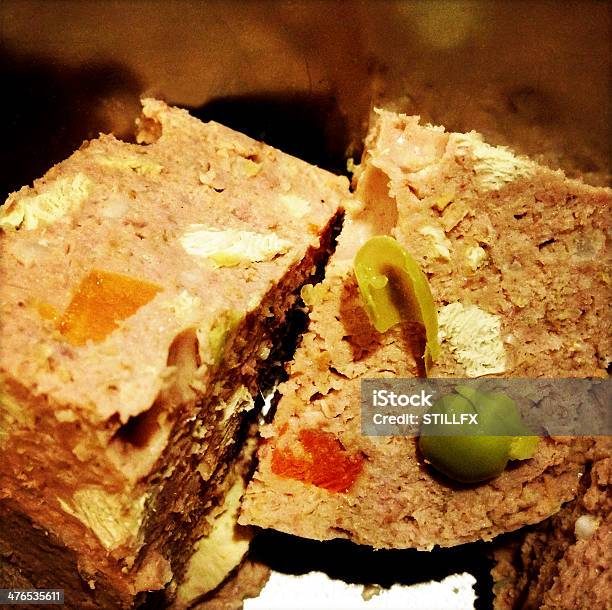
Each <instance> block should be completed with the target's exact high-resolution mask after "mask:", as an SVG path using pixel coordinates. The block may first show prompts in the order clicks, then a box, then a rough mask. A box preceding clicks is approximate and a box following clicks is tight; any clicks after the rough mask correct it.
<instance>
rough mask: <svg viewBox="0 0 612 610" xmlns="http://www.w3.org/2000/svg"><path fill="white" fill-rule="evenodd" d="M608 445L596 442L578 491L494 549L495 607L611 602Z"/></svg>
mask: <svg viewBox="0 0 612 610" xmlns="http://www.w3.org/2000/svg"><path fill="white" fill-rule="evenodd" d="M611 450H612V446H611V443H610V439H609V438H608V439H605V440H602V441H600V443H598V445H597V446H596V454H595V455H594V456H593V457H594V459H595V461H594V462H593V464H592V465H591V466H590V467H589V468H588V470H587V472H586V473H585V475H584V476H583V478H582V480H581V481H580V486H579V491H578V496H577V498H576V499H574V500H572V501H571V502H569V503H568V504H567V505H566V506H564V507H563V509H562V510H561V511H559V512H558V513H557V514H556V515H554V516H553V517H551V518H550V519H548V520H546V521H545V522H544V523H541V524H539V525H537V526H535V527H533V528H529V529H528V530H527V531H526V532H518V533H517V534H514V535H512V536H511V537H510V539H509V540H504V543H503V545H500V546H499V548H498V549H497V550H496V551H495V553H494V555H495V559H496V561H497V563H496V566H495V568H494V569H493V579H494V580H495V586H494V592H495V602H494V607H495V608H496V609H497V610H515V609H516V610H518V609H519V608H520V609H524V610H532V609H533V610H535V609H538V608H541V609H542V610H544V609H545V610H574V609H575V608H610V607H611V606H612V596H611V591H612V572H611V571H610V565H611V564H612V489H611V486H612V458H611V457H610V453H611Z"/></svg>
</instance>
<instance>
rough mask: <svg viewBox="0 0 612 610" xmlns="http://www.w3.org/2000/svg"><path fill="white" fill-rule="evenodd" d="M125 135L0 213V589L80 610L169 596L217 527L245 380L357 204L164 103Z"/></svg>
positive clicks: (246, 401)
mask: <svg viewBox="0 0 612 610" xmlns="http://www.w3.org/2000/svg"><path fill="white" fill-rule="evenodd" d="M137 138H138V142H139V143H138V144H129V143H126V142H122V141H119V140H117V139H115V138H114V137H113V136H110V135H102V136H100V137H99V138H98V139H96V140H92V141H89V142H86V143H84V144H83V146H82V147H81V149H80V150H78V151H77V152H75V153H74V154H73V155H72V156H71V157H69V158H68V159H66V160H65V161H63V162H62V163H60V164H58V165H56V166H55V167H53V168H52V169H51V170H50V171H49V172H48V173H47V174H45V176H43V177H42V178H40V179H39V180H36V181H35V182H34V185H33V186H32V187H24V188H22V189H21V190H20V191H19V192H17V193H13V194H12V195H10V196H9V198H8V199H7V201H6V202H5V204H4V206H3V207H2V209H1V211H0V228H1V230H0V324H1V326H2V328H1V334H2V342H1V344H0V383H1V386H0V392H1V394H0V553H1V554H2V557H3V562H2V564H3V566H4V567H2V568H0V576H2V575H3V574H5V573H7V574H8V573H11V572H12V573H21V574H22V575H23V577H24V578H25V579H27V580H28V581H29V582H31V583H32V584H33V585H34V586H37V587H56V588H58V587H59V588H63V589H64V591H65V599H66V604H67V607H74V608H84V607H92V608H93V607H102V608H123V607H131V606H132V605H133V604H134V603H138V602H140V601H142V600H143V598H144V596H145V592H146V591H150V590H165V591H166V592H167V593H168V597H169V598H172V596H173V595H175V594H176V590H177V586H179V585H180V583H181V582H182V581H183V580H184V577H185V575H187V577H188V578H191V576H192V571H193V568H192V565H193V564H191V563H190V561H189V558H190V556H191V554H192V551H193V549H194V548H195V549H202V548H204V549H206V546H207V545H206V542H205V541H204V539H205V537H207V536H212V539H213V540H221V539H222V538H223V534H224V533H227V531H229V529H230V526H229V525H228V524H227V523H226V521H227V519H228V518H230V519H234V516H233V515H234V512H235V508H232V507H229V506H227V505H226V504H225V503H224V502H225V501H226V500H224V497H225V496H226V493H227V494H228V496H227V502H230V501H233V502H234V504H235V502H237V500H238V499H239V497H238V498H237V497H236V496H239V495H240V488H239V487H236V485H235V484H234V481H235V478H236V476H238V475H237V473H236V472H235V470H232V468H231V465H232V463H233V462H234V461H235V459H236V458H237V456H238V454H239V453H240V450H241V445H242V442H243V440H244V438H245V436H246V425H245V424H246V423H247V419H248V418H249V417H250V414H251V413H252V409H253V404H254V397H256V396H257V394H258V375H259V374H261V373H262V371H263V370H264V369H265V367H266V366H267V364H266V363H265V361H266V358H267V357H268V354H269V353H270V350H271V348H272V344H273V336H274V335H275V333H277V332H278V331H279V329H280V328H282V326H283V324H284V321H285V314H286V312H287V311H288V310H289V308H291V307H292V306H293V304H294V303H295V301H296V299H297V294H298V293H299V290H300V287H301V286H302V285H303V284H304V283H305V282H308V281H312V280H311V276H312V274H313V273H314V271H315V268H316V267H317V265H318V264H320V263H321V262H322V261H323V259H324V258H325V257H326V256H327V252H328V251H329V246H330V242H331V239H332V237H331V235H332V229H333V226H334V224H335V222H336V221H337V219H338V216H339V214H340V213H341V210H342V208H343V206H344V202H345V200H346V199H347V198H348V197H349V196H350V195H349V191H348V181H347V180H346V179H345V178H339V177H336V176H334V175H332V174H329V173H327V172H325V171H323V170H320V169H318V168H316V167H313V166H311V165H309V164H307V163H305V162H303V161H300V160H298V159H295V158H293V157H290V156H288V155H285V154H283V153H281V152H279V151H278V150H275V149H273V148H271V147H269V146H266V145H264V144H262V143H259V142H256V141H254V140H252V139H250V138H248V137H246V136H244V135H242V134H240V133H237V132H235V131H232V130H231V129H228V128H226V127H224V126H222V125H219V124H217V123H214V122H210V123H201V122H200V121H198V120H197V119H195V118H193V117H191V116H190V115H189V114H188V113H187V112H186V111H184V110H180V109H177V108H171V107H168V106H167V105H166V104H164V103H163V102H160V101H157V100H152V99H148V100H145V101H144V109H143V115H142V118H141V119H140V129H139V132H138V136H137ZM296 202H299V206H297V205H296ZM298 208H299V209H298ZM304 212H305V214H306V215H304ZM216 527H218V528H221V529H222V531H219V532H216V531H215V528H216ZM16 531H17V532H19V535H17V536H16V535H15V532H16ZM230 538H231V537H228V536H226V537H225V538H224V539H230ZM228 544H230V546H231V539H230V543H228ZM245 548H246V544H245V543H244V542H243V541H238V542H237V546H235V547H234V548H232V549H231V552H230V551H228V556H223V557H216V559H217V561H216V562H215V565H212V563H211V564H209V565H208V567H204V568H202V569H203V570H204V572H205V573H204V574H202V575H201V578H200V581H201V582H200V583H199V584H198V585H197V586H195V587H193V588H191V589H190V588H189V586H188V585H185V586H184V587H183V588H182V589H180V588H179V590H180V592H181V593H180V596H179V602H180V603H181V604H183V605H187V604H188V603H189V602H190V600H189V599H188V598H189V596H190V595H191V594H192V593H193V595H201V594H203V593H205V592H206V588H207V587H215V586H216V585H217V584H219V583H220V582H221V581H222V580H223V578H224V575H225V574H226V573H228V572H230V571H231V570H232V569H233V568H234V567H235V565H236V564H237V563H239V562H240V560H241V558H242V555H243V553H244V551H245ZM213 555H214V553H213V552H212V551H211V557H212V556H213ZM211 561H212V560H211ZM208 572H210V573H208ZM0 580H2V578H0ZM179 602H177V603H179Z"/></svg>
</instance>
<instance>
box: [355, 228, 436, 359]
mask: <svg viewBox="0 0 612 610" xmlns="http://www.w3.org/2000/svg"><path fill="white" fill-rule="evenodd" d="M354 268H355V277H356V278H357V284H358V285H359V292H360V294H361V298H362V300H363V304H364V308H365V310H366V312H367V314H368V317H369V318H370V321H371V322H372V325H373V326H374V328H376V330H377V331H378V332H380V333H384V332H386V331H387V330H389V329H390V328H391V327H392V326H395V325H396V324H399V323H400V322H402V321H415V322H419V323H421V324H422V325H423V326H424V327H425V338H426V345H425V353H424V355H423V358H424V360H425V366H426V368H427V369H429V366H430V365H431V363H432V361H434V360H436V359H437V358H438V356H439V353H440V344H439V342H438V317H437V312H436V307H435V305H434V300H433V297H432V294H431V290H430V288H429V284H428V282H427V277H426V276H425V274H424V273H423V271H421V268H420V267H419V265H418V263H417V262H416V261H415V260H414V259H413V258H412V256H410V254H408V252H407V251H406V250H405V249H404V248H403V247H402V246H401V245H400V244H399V243H398V242H397V241H396V240H395V239H393V238H392V237H388V236H386V235H379V236H377V237H372V238H371V239H369V240H368V241H367V242H366V243H365V244H364V245H363V246H362V247H361V248H360V249H359V252H357V255H356V256H355V262H354Z"/></svg>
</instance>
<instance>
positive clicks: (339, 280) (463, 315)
mask: <svg viewBox="0 0 612 610" xmlns="http://www.w3.org/2000/svg"><path fill="white" fill-rule="evenodd" d="M366 144H367V147H366V153H365V157H364V160H363V163H362V164H361V167H360V168H358V171H357V174H356V177H357V191H356V194H357V197H358V199H359V200H360V203H361V206H362V207H361V209H357V210H351V213H350V218H349V219H348V221H347V222H345V225H344V228H343V231H342V233H341V235H340V237H339V240H338V248H337V250H336V252H335V254H334V256H333V257H332V260H331V262H330V264H329V265H328V268H327V272H326V278H325V280H324V282H323V283H322V284H321V285H319V286H316V287H314V288H312V289H308V290H305V291H304V292H303V294H304V298H305V300H306V302H307V303H308V305H309V306H310V309H311V314H310V327H309V330H308V332H307V334H306V335H305V336H304V338H303V341H302V344H301V347H300V348H299V349H298V351H297V353H296V356H295V359H294V360H293V361H292V363H291V365H290V378H289V379H288V381H287V382H286V383H284V384H283V385H282V386H281V388H280V393H281V399H280V402H279V405H278V409H277V412H276V415H275V418H274V421H273V423H272V424H271V425H269V426H268V427H266V428H265V429H264V430H263V431H262V435H263V437H264V440H263V443H262V446H261V448H260V451H259V467H258V471H257V472H256V474H255V476H254V478H253V480H252V481H251V483H250V485H249V488H248V490H247V495H246V498H245V500H244V502H243V509H242V514H241V522H242V523H245V524H247V523H248V524H255V525H259V526H263V527H270V528H276V529H279V530H281V531H284V532H289V533H292V534H297V535H299V536H304V537H308V538H315V539H330V538H336V537H341V538H349V539H351V540H354V541H355V542H358V543H360V544H368V545H372V546H374V547H387V548H401V547H418V548H422V549H428V548H431V547H433V546H434V545H441V546H450V545H456V544H459V543H462V542H468V541H472V540H477V539H491V538H493V537H494V536H496V535H497V534H500V533H502V532H507V531H511V530H515V529H517V528H519V527H521V526H523V525H525V524H530V523H536V522H539V521H541V520H543V519H544V518H546V517H548V516H549V515H551V514H553V513H555V512H557V511H558V510H559V509H560V507H561V505H562V504H563V503H564V502H566V501H568V500H570V499H572V498H573V497H574V496H575V493H576V487H577V484H578V481H579V477H580V475H581V473H582V471H583V462H584V461H585V458H584V451H585V450H586V449H587V448H588V447H589V446H590V445H591V444H592V442H593V441H592V439H588V438H582V439H562V438H558V439H546V440H545V441H542V442H541V443H540V446H539V448H538V451H537V453H536V455H535V456H534V457H533V458H532V459H530V460H526V461H524V462H521V463H520V464H517V465H515V466H513V467H512V468H511V469H508V470H506V471H505V472H503V473H502V474H501V475H500V476H499V477H497V478H495V479H493V480H491V481H489V482H486V483H482V484H479V485H472V486H461V485H458V484H453V483H452V482H450V481H448V480H446V479H444V478H443V477H440V476H438V475H436V474H435V473H433V472H432V471H431V470H430V469H429V467H428V466H427V465H426V464H425V463H424V461H423V459H422V457H421V456H420V455H419V453H418V451H417V444H416V441H415V440H414V439H410V438H402V437H368V436H363V435H362V434H361V427H360V382H361V380H362V379H364V378H371V377H411V376H416V375H422V374H424V371H423V367H422V365H421V362H420V358H419V357H418V356H419V354H421V353H422V351H423V345H422V339H421V334H420V333H419V332H415V328H414V327H413V326H410V325H406V326H404V327H403V328H395V329H392V330H390V331H388V332H387V333H385V334H379V333H378V332H376V330H375V329H374V328H373V327H372V325H371V324H370V323H369V321H368V318H367V316H366V314H365V312H364V310H363V308H362V304H361V301H360V297H359V294H358V289H357V285H356V281H355V278H354V274H353V269H352V260H353V258H354V255H355V252H356V251H357V249H358V248H359V246H360V245H361V244H362V243H363V242H364V241H365V240H366V239H367V238H369V237H370V236H372V235H376V234H390V235H392V236H394V237H395V238H397V239H398V240H399V241H400V242H401V243H402V244H403V245H404V246H405V247H406V248H407V250H408V251H410V252H411V253H412V254H413V256H414V257H415V258H416V259H417V260H418V262H419V263H420V264H421V266H422V268H423V269H424V270H425V272H426V273H427V276H428V278H429V282H430V286H431V289H432V292H433V296H434V299H435V301H436V304H437V307H438V316H439V323H440V334H441V339H442V353H441V356H440V358H439V360H438V362H437V364H436V366H434V367H433V370H432V371H431V375H432V376H434V377H436V376H458V377H479V376H482V375H491V374H495V375H504V376H527V377H541V376H553V377H555V376H578V377H580V376H590V375H600V374H602V373H603V372H604V371H605V367H606V364H607V362H608V361H609V360H608V359H609V356H610V353H611V351H612V350H611V349H610V330H609V328H610V327H609V324H610V318H609V316H608V315H607V313H606V312H607V307H608V299H609V296H610V291H609V276H608V268H607V262H606V260H605V259H606V256H608V254H607V251H606V249H605V244H606V239H607V230H608V223H609V218H610V203H611V201H612V192H611V191H610V190H609V189H603V188H593V187H589V186H586V185H584V184H583V183H581V182H578V181H575V180H568V179H566V178H565V176H564V175H563V173H562V172H560V171H556V172H555V171H551V170H549V169H547V168H545V167H541V166H538V165H537V164H535V163H534V162H532V161H530V160H528V159H525V158H520V157H516V156H515V155H513V154H512V153H511V152H510V151H509V150H506V149H503V148H494V147H491V146H488V145H487V144H485V143H484V142H483V141H482V140H481V138H480V137H479V136H478V135H477V134H474V133H471V134H460V133H446V132H445V131H444V129H442V128H440V127H431V126H421V125H419V123H418V117H408V116H404V115H397V114H393V113H390V112H384V111H381V112H379V113H378V115H377V117H376V122H375V124H374V127H373V129H372V131H371V133H370V135H369V137H368V140H367V142H366Z"/></svg>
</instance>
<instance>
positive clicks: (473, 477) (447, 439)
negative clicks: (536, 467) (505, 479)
mask: <svg viewBox="0 0 612 610" xmlns="http://www.w3.org/2000/svg"><path fill="white" fill-rule="evenodd" d="M427 413H429V414H441V415H442V416H445V417H444V418H442V417H439V418H438V419H437V421H435V422H433V421H431V422H430V423H428V424H426V423H424V424H423V425H422V427H421V436H420V438H419V447H420V449H421V453H422V454H423V456H424V457H425V459H426V460H427V461H428V462H429V463H430V464H431V465H432V466H433V467H434V468H435V469H436V470H438V471H440V472H442V473H443V474H445V475H446V476H447V477H449V478H451V479H454V480H455V481H459V482H461V483H479V482H481V481H486V480H488V479H492V478H494V477H496V476H498V475H500V474H501V473H502V472H503V471H504V469H505V468H506V466H507V465H508V461H510V460H527V459H529V458H531V457H533V455H534V454H535V451H536V449H537V446H538V443H539V438H538V437H537V436H533V432H532V431H531V430H530V429H529V428H528V427H527V426H525V424H523V422H522V420H521V415H520V413H519V411H518V409H517V407H516V403H515V402H514V400H512V398H510V397H509V396H507V395H505V394H503V393H501V392H480V391H478V390H476V389H475V388H473V387H471V386H457V387H456V388H455V392H454V393H452V394H447V395H445V396H443V397H442V398H440V399H439V400H438V401H436V403H435V404H434V405H433V407H431V409H429V410H428V412H427ZM469 414H475V415H477V421H478V423H477V424H473V423H468V422H466V423H463V424H456V423H455V424H451V423H448V422H451V421H456V422H458V421H461V415H464V418H463V419H464V420H465V419H468V418H467V417H465V416H466V415H469ZM440 420H442V421H440Z"/></svg>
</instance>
